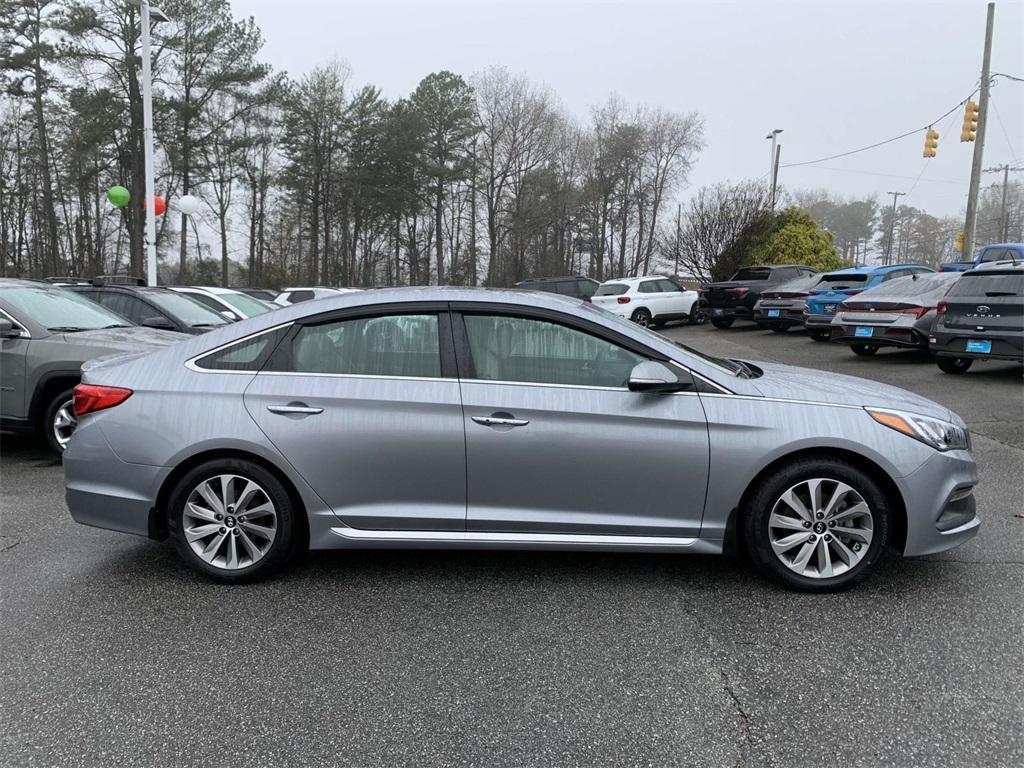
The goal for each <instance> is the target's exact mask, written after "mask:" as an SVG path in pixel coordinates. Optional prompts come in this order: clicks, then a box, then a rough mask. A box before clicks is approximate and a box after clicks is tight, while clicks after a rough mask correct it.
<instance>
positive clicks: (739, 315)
mask: <svg viewBox="0 0 1024 768" xmlns="http://www.w3.org/2000/svg"><path fill="white" fill-rule="evenodd" d="M704 312H705V313H706V314H707V316H708V317H710V318H713V319H715V320H753V319H754V310H752V309H751V308H750V307H744V306H742V305H740V306H733V307H714V306H711V305H710V304H708V305H706V306H705V307H704Z"/></svg>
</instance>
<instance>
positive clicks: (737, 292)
mask: <svg viewBox="0 0 1024 768" xmlns="http://www.w3.org/2000/svg"><path fill="white" fill-rule="evenodd" d="M725 292H726V293H731V294H733V295H735V296H743V295H744V294H746V293H749V292H750V289H749V288H726V289H725Z"/></svg>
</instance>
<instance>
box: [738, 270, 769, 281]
mask: <svg viewBox="0 0 1024 768" xmlns="http://www.w3.org/2000/svg"><path fill="white" fill-rule="evenodd" d="M771 276H772V271H771V270H770V269H765V268H764V267H744V268H743V269H741V270H740V271H739V272H737V273H736V274H735V275H733V276H732V279H733V280H768V279H770V278H771Z"/></svg>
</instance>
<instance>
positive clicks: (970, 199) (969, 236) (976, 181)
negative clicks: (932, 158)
mask: <svg viewBox="0 0 1024 768" xmlns="http://www.w3.org/2000/svg"><path fill="white" fill-rule="evenodd" d="M995 17H996V4H995V3H989V4H988V16H987V18H986V21H985V52H984V53H983V54H982V58H981V96H980V98H979V99H978V132H977V138H976V139H975V141H974V159H973V161H972V162H971V185H970V187H969V188H968V190H967V217H966V219H965V220H964V250H963V254H962V256H961V258H963V259H964V260H965V261H971V260H973V259H974V228H975V224H976V221H977V216H978V187H979V186H980V184H981V163H982V155H983V154H984V151H985V126H986V125H987V124H988V86H989V65H990V63H991V61H992V27H993V26H994V24H995Z"/></svg>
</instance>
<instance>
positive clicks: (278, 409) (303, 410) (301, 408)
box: [267, 403, 324, 416]
mask: <svg viewBox="0 0 1024 768" xmlns="http://www.w3.org/2000/svg"><path fill="white" fill-rule="evenodd" d="M267 410H268V411H270V412H271V413H280V414H283V415H291V414H299V415H300V416H301V415H304V416H316V414H318V413H323V412H324V409H323V408H311V407H310V406H308V405H304V404H303V403H290V404H288V405H268V406H267Z"/></svg>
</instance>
